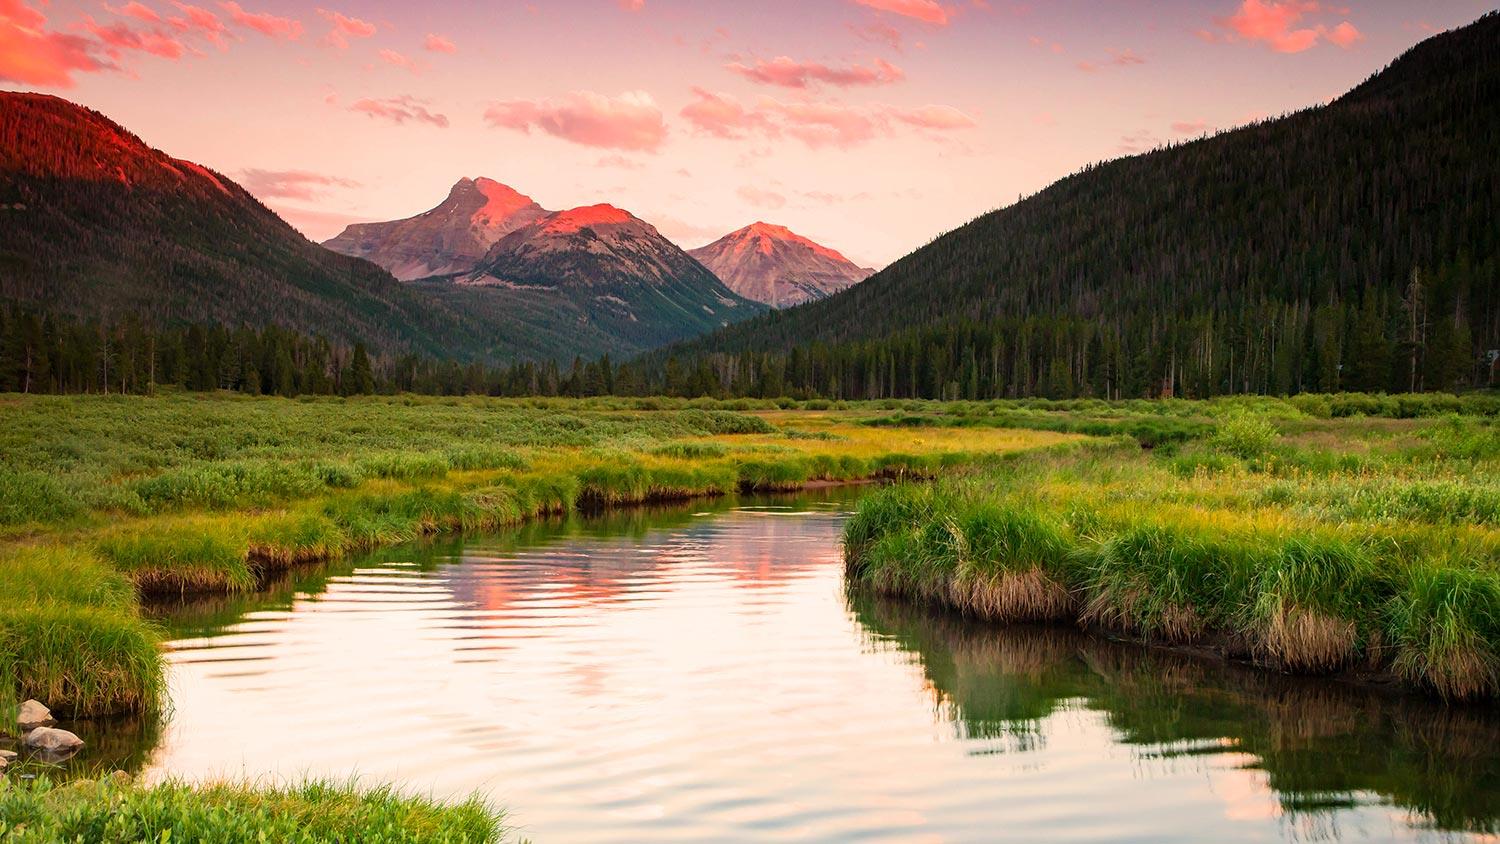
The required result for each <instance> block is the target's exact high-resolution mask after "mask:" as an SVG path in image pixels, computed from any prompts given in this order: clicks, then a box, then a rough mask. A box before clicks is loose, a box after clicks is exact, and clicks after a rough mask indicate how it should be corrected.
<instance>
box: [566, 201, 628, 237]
mask: <svg viewBox="0 0 1500 844" xmlns="http://www.w3.org/2000/svg"><path fill="white" fill-rule="evenodd" d="M632 222H638V220H637V219H636V217H635V215H633V214H631V213H630V212H629V211H626V210H624V209H622V208H616V207H615V206H613V205H610V204H608V203H600V204H598V205H585V206H582V207H580V208H569V209H568V210H566V211H559V212H557V213H556V214H553V215H552V216H551V217H549V218H548V219H547V220H546V222H545V223H544V224H543V229H542V230H543V231H544V232H545V233H547V234H572V233H574V232H577V231H581V230H583V229H585V228H591V227H593V226H618V225H622V224H625V223H632Z"/></svg>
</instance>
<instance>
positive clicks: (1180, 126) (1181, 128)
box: [1172, 120, 1208, 135]
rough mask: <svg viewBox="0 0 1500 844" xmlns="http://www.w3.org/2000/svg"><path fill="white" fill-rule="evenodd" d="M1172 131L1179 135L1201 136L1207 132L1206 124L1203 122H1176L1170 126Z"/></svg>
mask: <svg viewBox="0 0 1500 844" xmlns="http://www.w3.org/2000/svg"><path fill="white" fill-rule="evenodd" d="M1172 131H1173V132H1176V133H1177V134H1179V135H1201V134H1203V133H1204V132H1207V131H1208V122H1207V121H1205V120H1178V121H1175V122H1174V123H1173V124H1172Z"/></svg>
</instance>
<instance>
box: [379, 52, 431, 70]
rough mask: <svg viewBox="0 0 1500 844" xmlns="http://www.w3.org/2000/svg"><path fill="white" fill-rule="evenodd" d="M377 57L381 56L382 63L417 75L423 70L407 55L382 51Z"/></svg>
mask: <svg viewBox="0 0 1500 844" xmlns="http://www.w3.org/2000/svg"><path fill="white" fill-rule="evenodd" d="M377 55H379V56H380V60H381V61H383V62H385V63H386V64H388V65H393V66H395V67H401V68H406V69H407V70H409V71H411V72H412V73H417V72H419V71H420V70H421V68H419V67H417V63H416V62H414V61H412V60H411V59H410V58H409V57H407V56H406V54H405V53H398V52H396V51H395V50H381V51H380V52H379V53H378V54H377Z"/></svg>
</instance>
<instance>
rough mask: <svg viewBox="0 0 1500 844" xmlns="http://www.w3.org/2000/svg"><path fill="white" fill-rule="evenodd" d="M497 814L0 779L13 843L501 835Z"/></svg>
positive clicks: (480, 840)
mask: <svg viewBox="0 0 1500 844" xmlns="http://www.w3.org/2000/svg"><path fill="white" fill-rule="evenodd" d="M501 824H502V816H501V815H500V813H499V812H497V811H496V810H494V809H492V808H491V807H489V806H488V805H486V804H485V803H483V802H482V801H480V800H479V799H477V798H471V799H470V800H468V801H465V802H462V803H458V804H454V805H443V804H440V803H438V802H436V801H434V800H431V799H429V798H424V797H415V796H410V795H403V794H400V793H399V792H397V791H395V790H394V789H392V788H390V787H378V788H370V789H362V788H360V787H359V786H358V785H357V784H355V783H352V782H351V783H341V782H331V781H319V780H312V781H308V782H304V783H300V784H295V785H279V784H257V783H231V782H221V783H211V784H207V785H195V784H188V783H184V782H176V781H168V782H165V783H161V784H158V785H153V786H140V785H134V784H131V783H129V782H120V781H115V780H113V779H111V778H106V779H104V780H103V781H100V782H89V781H84V782H80V783H73V784H69V785H55V784H53V783H52V782H51V781H50V780H48V779H46V778H42V779H39V780H37V781H34V782H20V781H16V782H9V781H6V780H3V779H0V837H4V838H5V840H7V841H17V842H32V841H35V842H52V841H91V842H92V841H98V842H116V841H119V842H124V841H153V842H173V841H205V842H206V841H213V842H223V844H241V842H242V843H243V844H261V842H268V841H276V842H289V843H291V844H312V842H346V841H361V842H389V843H390V844H396V842H400V844H418V842H443V844H458V842H473V844H484V842H494V841H499V840H500V837H501V835H502V834H503V833H504V829H503V827H502V825H501Z"/></svg>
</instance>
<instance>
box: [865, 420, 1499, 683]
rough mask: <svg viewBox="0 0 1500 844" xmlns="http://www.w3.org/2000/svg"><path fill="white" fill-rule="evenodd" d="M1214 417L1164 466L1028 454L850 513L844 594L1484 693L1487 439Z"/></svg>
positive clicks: (1106, 453)
mask: <svg viewBox="0 0 1500 844" xmlns="http://www.w3.org/2000/svg"><path fill="white" fill-rule="evenodd" d="M1224 418H1225V420H1226V421H1224V422H1223V423H1222V424H1221V425H1220V426H1219V427H1218V429H1217V431H1216V433H1215V434H1213V435H1211V436H1209V437H1207V438H1205V439H1204V440H1203V441H1202V442H1201V443H1200V444H1199V445H1197V446H1194V447H1193V448H1190V449H1187V450H1184V451H1180V452H1177V453H1174V454H1162V453H1159V452H1158V453H1156V454H1151V453H1143V452H1141V451H1140V450H1139V449H1133V448H1122V447H1119V446H1100V447H1095V448H1093V449H1073V450H1057V451H1049V452H1033V453H1030V454H1025V455H1021V456H1019V457H1017V458H1014V459H1011V460H1005V461H996V462H992V463H988V464H986V465H985V466H984V467H983V469H982V471H980V472H979V473H978V474H977V475H975V476H972V477H969V478H967V479H963V480H954V479H944V480H940V481H937V482H936V483H933V484H910V483H909V484H901V485H897V486H895V487H892V488H889V489H886V490H882V491H880V492H877V493H875V494H872V495H870V496H867V497H866V498H865V499H863V500H862V501H861V503H860V505H859V508H858V511H857V512H856V514H855V515H854V516H853V517H852V518H851V519H850V521H849V522H848V524H847V526H846V529H845V555H846V561H847V570H848V573H849V577H850V579H851V580H852V581H854V582H856V583H865V584H868V585H870V586H871V587H873V588H876V589H878V590H881V591H885V592H893V593H896V594H900V595H905V596H907V597H910V598H915V599H919V600H929V601H936V602H938V603H941V604H944V605H947V606H950V607H953V608H955V609H959V610H962V611H965V612H969V613H973V614H976V615H980V616H983V617H986V618H991V619H996V620H1001V621H1007V620H1035V619H1039V618H1047V619H1056V620H1066V621H1071V622H1074V623H1077V624H1079V625H1081V626H1085V627H1097V628H1102V629H1105V630H1108V631H1112V632H1117V633H1122V634H1125V635H1129V636H1134V637H1138V638H1142V639H1148V640H1155V641H1164V642H1170V643H1178V644H1188V643H1198V644H1201V645H1205V646H1210V647H1216V648H1219V649H1220V650H1222V651H1223V652H1225V653H1226V654H1230V655H1233V656H1238V657H1243V658H1246V659H1250V660H1254V661H1257V662H1260V663H1263V664H1266V665H1268V666H1271V667H1274V668H1277V669H1279V670H1284V671H1293V672H1298V673H1322V672H1329V671H1343V670H1347V671H1358V672H1368V671H1377V672H1384V673H1388V674H1390V675H1393V676H1396V677H1399V678H1400V679H1403V680H1405V681H1406V682H1408V683H1410V684H1412V685H1415V686H1419V687H1423V688H1427V689H1430V690H1433V691H1435V692H1436V693H1438V694H1440V695H1442V696H1445V697H1452V698H1472V697H1493V696H1496V695H1500V527H1497V525H1500V521H1497V515H1500V513H1497V512H1496V502H1500V473H1497V471H1496V469H1497V467H1496V462H1495V461H1496V459H1497V457H1496V455H1494V454H1492V453H1491V452H1490V451H1489V450H1488V447H1487V445H1485V441H1486V439H1487V436H1488V431H1489V423H1488V422H1487V421H1478V420H1473V419H1467V420H1466V419H1458V418H1448V419H1443V420H1440V421H1437V422H1423V423H1414V424H1395V423H1382V424H1380V425H1365V424H1364V423H1361V422H1359V421H1358V420H1354V421H1349V422H1341V421H1333V422H1313V423H1306V422H1295V421H1287V420H1285V419H1281V420H1279V421H1276V422H1274V423H1273V422H1272V421H1271V419H1270V417H1268V416H1265V415H1263V414H1262V415H1258V416H1251V415H1248V414H1246V413H1244V412H1243V411H1242V410H1235V411H1233V412H1228V413H1226V414H1225V417H1224ZM1299 425H1300V426H1304V427H1299ZM1287 430H1290V431H1291V433H1284V431H1287ZM1434 441H1440V442H1442V443H1444V444H1445V448H1443V449H1442V450H1440V451H1434V450H1432V449H1430V444H1431V443H1432V442H1434ZM1454 444H1458V445H1457V447H1455V446H1454ZM1351 457H1358V459H1357V460H1350V459H1348V458H1351ZM1018 572H1019V573H1026V574H1027V577H1024V578H1023V577H1018V575H1017V573H1018ZM1039 596H1044V597H1039ZM1065 596H1066V597H1065Z"/></svg>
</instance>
